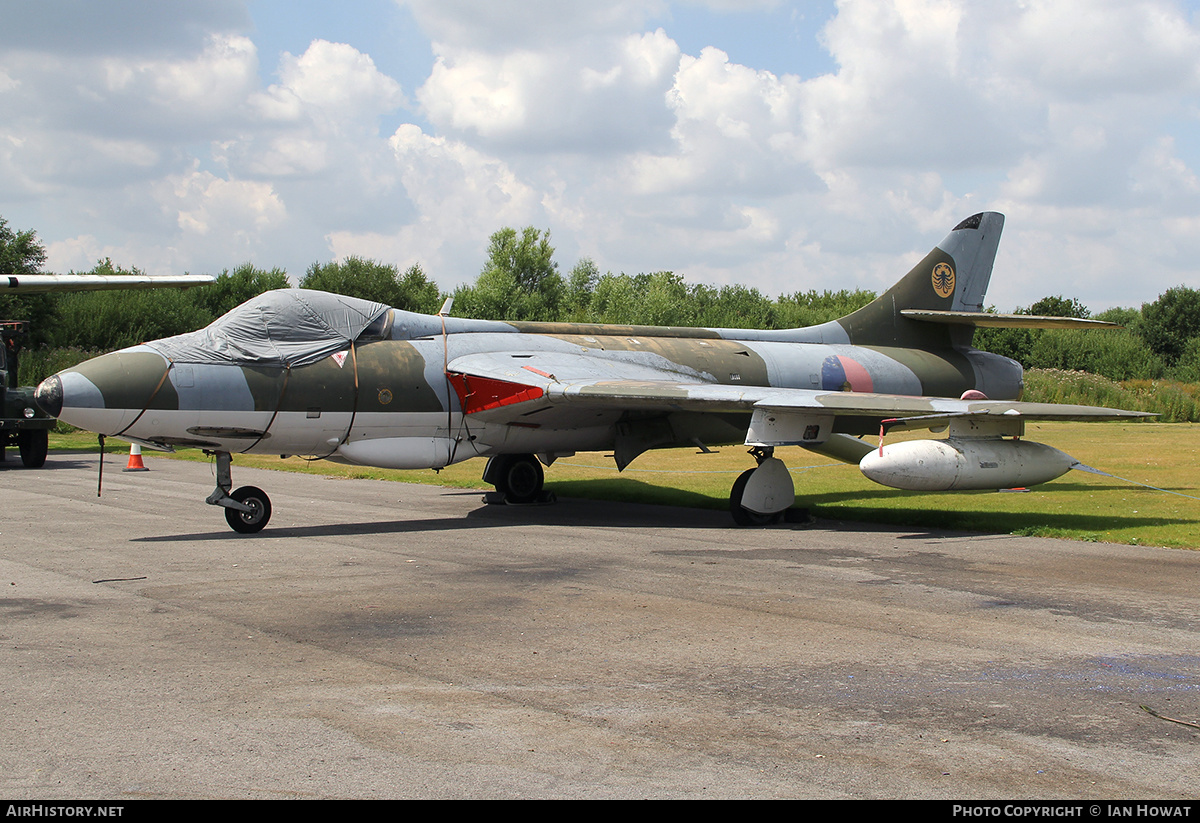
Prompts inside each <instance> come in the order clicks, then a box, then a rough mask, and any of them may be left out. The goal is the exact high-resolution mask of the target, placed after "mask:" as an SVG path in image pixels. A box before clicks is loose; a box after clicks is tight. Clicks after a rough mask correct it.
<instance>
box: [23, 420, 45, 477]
mask: <svg viewBox="0 0 1200 823" xmlns="http://www.w3.org/2000/svg"><path fill="white" fill-rule="evenodd" d="M17 448H18V449H19V450H20V451H21V463H23V464H24V465H25V468H27V469H40V468H41V467H42V466H44V465H46V455H47V454H48V453H49V452H50V431H49V429H26V430H25V431H22V432H20V433H18V434H17Z"/></svg>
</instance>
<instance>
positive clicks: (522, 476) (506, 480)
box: [496, 454, 546, 503]
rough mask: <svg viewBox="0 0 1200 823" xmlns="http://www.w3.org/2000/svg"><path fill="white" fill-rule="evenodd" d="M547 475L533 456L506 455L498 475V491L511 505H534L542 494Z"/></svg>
mask: <svg viewBox="0 0 1200 823" xmlns="http://www.w3.org/2000/svg"><path fill="white" fill-rule="evenodd" d="M545 481H546V473H545V472H544V471H542V464H541V463H539V462H538V461H537V458H536V457H534V456H533V455H532V454H514V455H505V456H504V458H503V462H502V464H501V465H500V467H499V472H498V473H497V482H496V490H497V491H499V492H502V493H503V494H504V497H505V498H506V499H507V500H508V502H509V503H532V502H534V501H535V500H537V498H538V495H539V494H541V493H542V484H543V483H545Z"/></svg>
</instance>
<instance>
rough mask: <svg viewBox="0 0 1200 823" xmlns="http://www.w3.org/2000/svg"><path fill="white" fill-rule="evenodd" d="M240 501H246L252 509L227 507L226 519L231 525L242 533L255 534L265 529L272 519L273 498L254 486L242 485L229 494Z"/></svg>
mask: <svg viewBox="0 0 1200 823" xmlns="http://www.w3.org/2000/svg"><path fill="white" fill-rule="evenodd" d="M229 496H230V497H232V498H233V499H234V500H236V501H237V502H239V503H245V504H246V505H247V506H249V507H250V508H251V511H248V512H243V511H238V510H237V509H228V508H227V509H225V521H226V522H227V523H229V525H230V527H231V528H232V529H233V530H234V531H235V532H239V533H241V534H254V533H255V532H260V531H262V530H263V526H265V525H267V521H268V520H270V519H271V498H269V497H267V494H266V492H264V491H263V490H262V489H259V488H255V487H254V486H242V487H241V488H240V489H237V490H235V491H233V492H231V493H230V495H229Z"/></svg>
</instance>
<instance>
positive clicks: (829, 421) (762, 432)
mask: <svg viewBox="0 0 1200 823" xmlns="http://www.w3.org/2000/svg"><path fill="white" fill-rule="evenodd" d="M832 433H833V415H832V414H813V413H811V412H796V411H790V410H786V411H785V410H780V409H771V408H756V409H755V410H754V414H753V415H752V416H751V418H750V428H749V429H747V431H746V445H747V446H815V445H818V444H820V443H824V442H825V441H826V440H828V439H829V436H830V435H831V434H832Z"/></svg>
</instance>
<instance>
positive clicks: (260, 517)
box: [204, 451, 271, 534]
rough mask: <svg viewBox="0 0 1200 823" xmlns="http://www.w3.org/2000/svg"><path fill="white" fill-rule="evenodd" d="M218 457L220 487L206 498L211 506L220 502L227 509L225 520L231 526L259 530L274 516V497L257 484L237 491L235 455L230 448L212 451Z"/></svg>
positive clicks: (247, 531)
mask: <svg viewBox="0 0 1200 823" xmlns="http://www.w3.org/2000/svg"><path fill="white" fill-rule="evenodd" d="M205 454H211V455H213V456H214V457H216V458H217V487H216V488H215V489H213V493H212V494H210V495H209V496H208V497H206V498H205V500H204V502H205V503H208V504H209V505H210V506H221V507H223V508H224V509H225V521H226V522H227V523H229V525H230V527H231V528H232V529H233V530H234V531H235V532H239V533H241V534H254V533H255V532H260V531H262V530H263V527H264V526H266V525H267V521H269V520H270V519H271V498H269V497H267V493H266V492H264V491H263V490H262V489H260V488H257V487H256V486H242V487H241V488H240V489H237V490H236V491H230V489H231V488H232V487H233V476H232V472H231V471H230V467H231V466H232V464H233V455H232V454H230V453H229V452H210V451H206V452H205Z"/></svg>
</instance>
